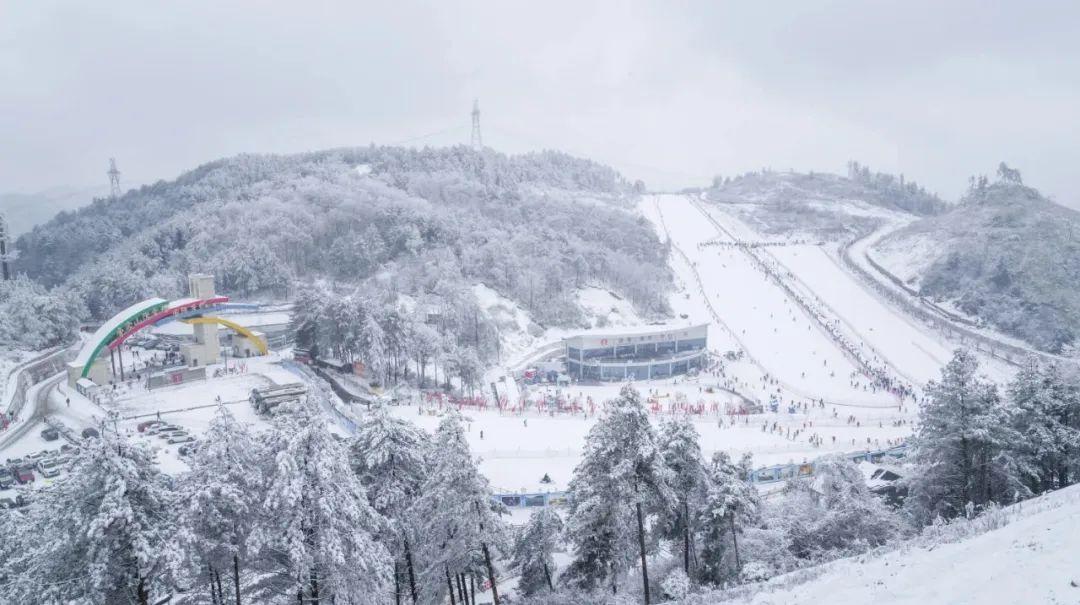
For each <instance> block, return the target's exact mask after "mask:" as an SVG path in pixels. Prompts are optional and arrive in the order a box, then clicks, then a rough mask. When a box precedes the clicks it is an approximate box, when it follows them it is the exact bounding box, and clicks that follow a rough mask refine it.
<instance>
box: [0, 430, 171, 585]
mask: <svg viewBox="0 0 1080 605" xmlns="http://www.w3.org/2000/svg"><path fill="white" fill-rule="evenodd" d="M102 433H103V434H102V437H101V438H100V439H90V440H87V442H86V443H84V445H83V446H82V448H81V450H80V451H79V452H78V453H77V454H76V455H75V458H74V460H73V462H72V465H71V467H70V469H69V471H68V472H67V473H66V475H67V476H66V477H65V479H64V480H63V481H58V482H56V483H54V484H53V485H52V486H50V487H48V488H47V489H43V490H41V491H39V492H38V493H37V497H36V499H35V500H34V502H33V503H32V504H31V506H30V507H29V509H28V510H27V511H26V512H25V517H24V519H23V521H22V522H20V523H19V525H18V531H17V533H16V534H15V535H5V536H4V539H5V541H11V542H14V543H16V544H17V547H16V548H13V549H12V552H11V556H10V558H6V559H5V560H4V561H2V562H0V577H3V578H5V581H4V582H3V583H0V602H4V603H69V602H77V603H84V602H85V603H136V604H138V605H148V604H149V603H151V602H154V601H156V600H158V599H160V598H161V597H162V596H164V595H166V594H168V585H169V582H167V581H166V580H167V576H168V571H169V564H168V562H169V555H170V549H171V542H170V536H171V535H172V533H173V531H174V526H173V523H174V519H173V515H172V513H173V498H174V495H173V494H172V492H171V491H170V490H169V488H168V481H167V480H166V478H165V477H164V476H163V475H162V474H161V473H160V472H159V471H158V469H157V465H156V464H155V463H154V460H153V453H152V452H151V451H150V449H149V448H148V447H146V446H145V445H142V444H133V443H130V442H128V441H127V440H126V439H125V438H124V437H123V436H119V435H117V434H116V433H115V432H114V431H112V430H104V429H103V430H102Z"/></svg>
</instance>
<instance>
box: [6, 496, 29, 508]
mask: <svg viewBox="0 0 1080 605" xmlns="http://www.w3.org/2000/svg"><path fill="white" fill-rule="evenodd" d="M29 503H30V502H29V501H28V500H27V499H26V498H24V497H23V496H22V495H17V496H15V499H14V500H12V499H11V498H0V509H5V508H6V509H12V508H20V507H23V506H26V505H27V504H29Z"/></svg>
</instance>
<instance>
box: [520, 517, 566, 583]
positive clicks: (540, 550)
mask: <svg viewBox="0 0 1080 605" xmlns="http://www.w3.org/2000/svg"><path fill="white" fill-rule="evenodd" d="M562 530H563V522H562V519H561V518H559V515H558V513H556V512H555V511H554V510H552V509H551V508H549V507H545V508H541V509H539V510H537V511H535V512H533V514H532V515H530V516H529V522H528V523H526V524H525V526H524V527H523V528H521V529H520V530H519V531H518V532H517V535H516V536H515V537H514V549H513V559H512V561H511V563H510V566H511V567H512V568H513V569H517V570H519V571H520V573H521V578H520V579H519V580H518V592H520V593H521V594H523V595H524V596H530V595H533V594H535V593H538V592H541V591H543V590H547V591H549V592H554V591H555V583H554V579H553V578H554V576H555V569H556V568H555V560H554V559H553V558H552V556H551V555H552V553H553V552H555V549H556V548H558V545H559V536H560V535H561V533H562Z"/></svg>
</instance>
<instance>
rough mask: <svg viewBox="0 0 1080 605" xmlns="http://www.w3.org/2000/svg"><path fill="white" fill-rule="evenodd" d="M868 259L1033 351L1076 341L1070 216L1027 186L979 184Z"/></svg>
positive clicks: (1076, 252)
mask: <svg viewBox="0 0 1080 605" xmlns="http://www.w3.org/2000/svg"><path fill="white" fill-rule="evenodd" d="M870 252H871V254H872V255H873V256H874V257H875V259H876V260H877V261H878V262H879V263H881V264H882V265H883V266H884V267H886V268H887V269H889V270H890V271H891V272H893V273H894V274H896V275H897V276H898V277H899V278H900V279H902V280H904V281H907V282H908V283H909V284H910V285H911V286H913V287H915V288H917V289H918V290H919V291H920V292H921V293H922V294H924V295H926V296H929V297H932V298H934V299H936V300H938V301H939V302H943V303H946V304H950V305H952V306H954V307H955V308H956V309H958V310H959V311H962V312H963V313H966V314H968V315H970V316H973V317H977V318H980V319H982V320H984V321H986V322H987V323H988V324H990V325H991V326H993V327H994V328H996V329H998V330H1000V331H1002V332H1005V333H1007V334H1010V335H1012V336H1015V337H1018V338H1021V339H1023V340H1026V341H1027V342H1029V343H1030V344H1032V345H1034V346H1036V347H1038V348H1040V349H1043V350H1046V351H1050V352H1053V353H1061V352H1063V351H1064V352H1068V350H1069V349H1070V348H1071V347H1074V346H1075V344H1076V342H1077V339H1078V338H1080V289H1077V287H1076V284H1077V283H1080V212H1077V211H1075V210H1072V209H1069V208H1066V207H1064V206H1060V205H1058V204H1055V203H1054V202H1052V201H1051V200H1048V199H1047V198H1045V197H1043V196H1042V195H1041V194H1040V193H1039V192H1038V191H1036V190H1035V189H1032V188H1031V187H1027V186H1024V185H1022V184H1020V183H1018V182H1010V181H1004V180H1003V181H999V182H996V183H986V182H984V183H982V184H981V185H977V186H976V187H973V188H972V189H971V190H970V191H969V192H968V194H967V195H966V196H965V197H964V199H963V200H962V202H961V203H960V204H959V205H957V206H955V207H953V208H952V209H950V210H949V211H948V212H946V213H944V214H941V215H937V216H931V217H926V218H924V219H921V220H919V221H915V222H913V223H911V224H909V225H908V226H906V227H904V228H902V229H899V230H897V231H896V232H894V233H892V234H890V235H889V236H887V237H885V238H883V239H881V240H880V241H879V242H877V244H876V245H875V246H874V247H873V248H872V249H871V251H870Z"/></svg>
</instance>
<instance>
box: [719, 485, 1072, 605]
mask: <svg viewBox="0 0 1080 605" xmlns="http://www.w3.org/2000/svg"><path fill="white" fill-rule="evenodd" d="M1003 516H1004V517H1007V518H1008V519H1009V520H1010V521H1011V522H1010V523H1009V524H1008V525H1005V526H1004V527H1001V528H1000V529H995V530H992V531H989V532H986V533H982V534H978V535H974V536H973V537H970V538H966V539H963V540H959V541H954V542H951V543H935V541H934V540H929V539H923V540H921V541H920V542H916V543H914V544H912V545H907V546H902V547H900V548H898V549H896V550H894V551H893V552H890V553H888V554H885V555H883V556H877V557H875V556H862V557H854V558H851V559H844V560H842V561H837V562H835V563H832V564H828V565H824V566H821V567H819V568H814V569H812V570H808V571H806V572H796V573H794V574H789V575H787V576H782V577H780V578H777V579H775V580H773V581H771V582H769V583H768V584H766V585H765V588H766V589H767V590H764V591H760V592H758V593H757V594H755V595H754V596H752V597H746V598H745V600H744V599H737V600H734V601H718V603H739V604H746V605H750V604H753V605H778V604H780V603H784V604H787V605H799V604H806V605H818V604H820V603H829V604H830V605H864V604H866V603H877V604H882V605H884V604H891V605H920V604H922V603H949V604H951V605H978V604H981V603H993V604H994V605H1026V604H1029V603H1062V604H1064V603H1073V604H1075V603H1080V567H1077V565H1076V553H1078V552H1080V524H1077V523H1076V522H1075V520H1076V519H1077V517H1078V516H1080V486H1073V487H1069V488H1066V489H1063V490H1060V491H1058V492H1054V493H1051V494H1048V495H1046V496H1043V497H1041V498H1037V499H1034V500H1029V501H1027V502H1024V503H1022V504H1019V505H1016V506H1013V507H1011V508H1010V509H1007V510H1006V511H1005V512H1004V515H1003ZM979 522H980V521H978V520H977V521H976V522H975V523H979ZM807 578H809V581H805V582H804V581H803V580H805V579H807ZM760 588H761V587H760V586H755V589H756V590H760ZM770 588H771V589H772V590H768V589H770Z"/></svg>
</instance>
